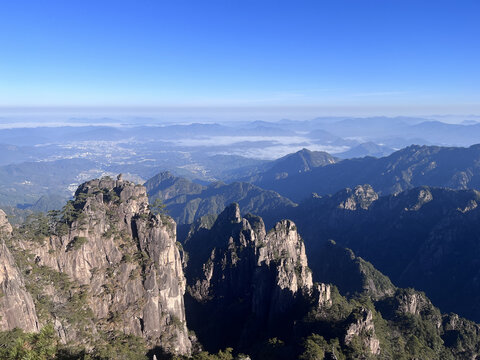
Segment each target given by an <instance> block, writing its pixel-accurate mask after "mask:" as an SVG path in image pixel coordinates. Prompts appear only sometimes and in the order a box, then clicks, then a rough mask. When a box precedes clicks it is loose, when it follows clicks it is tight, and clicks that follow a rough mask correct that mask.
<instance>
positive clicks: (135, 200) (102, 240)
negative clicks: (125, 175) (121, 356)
mask: <svg viewBox="0 0 480 360" xmlns="http://www.w3.org/2000/svg"><path fill="white" fill-rule="evenodd" d="M63 212H64V215H63V218H62V220H61V221H60V222H59V223H58V224H57V231H56V232H57V235H52V236H50V237H49V238H46V239H44V240H45V241H44V244H43V245H42V244H39V243H38V242H24V246H25V248H26V249H27V250H28V251H30V252H31V253H32V254H34V256H35V262H36V264H37V265H38V266H40V267H47V268H50V269H53V270H56V271H58V272H60V273H63V274H67V275H68V276H69V278H70V279H71V280H73V281H74V283H75V284H78V285H77V286H78V289H81V290H80V291H81V294H82V296H83V297H84V298H85V299H86V305H85V306H86V308H87V307H88V308H89V309H90V310H91V313H92V317H91V321H90V323H89V324H88V325H87V327H90V329H91V330H90V331H91V332H93V333H95V332H96V331H99V330H102V331H109V330H121V331H122V332H124V333H127V334H132V335H136V336H142V337H144V338H145V339H146V340H147V343H148V344H149V345H150V346H152V347H153V346H159V347H161V348H163V349H164V350H165V351H167V352H170V353H176V354H188V353H190V349H191V344H190V341H189V338H188V335H187V327H186V321H185V312H184V303H183V295H184V292H185V278H184V275H183V270H182V263H181V258H180V254H179V251H178V249H177V246H176V225H175V222H174V221H173V220H172V219H171V218H169V217H167V216H165V215H155V214H153V213H152V212H151V211H150V210H149V206H148V199H147V195H146V190H145V188H144V187H143V186H139V185H134V184H133V183H130V182H127V181H123V180H121V179H119V180H116V181H115V180H112V179H110V178H104V179H101V180H92V181H89V182H87V183H85V184H83V185H81V186H80V187H79V188H78V190H77V192H76V194H75V200H74V201H73V202H71V203H69V204H67V207H66V208H65V209H64V211H63ZM62 222H63V223H66V224H67V225H68V226H65V224H63V225H62ZM62 226H63V230H62ZM54 293H55V292H54V291H51V292H50V294H49V295H50V296H52V297H54ZM61 301H62V300H61V299H60V302H61ZM55 324H56V328H57V331H58V332H59V334H60V335H61V336H62V337H63V338H64V340H74V341H75V340H78V334H77V333H76V330H75V329H73V327H71V326H69V323H68V321H65V320H64V319H62V318H56V319H55ZM77 329H78V326H77Z"/></svg>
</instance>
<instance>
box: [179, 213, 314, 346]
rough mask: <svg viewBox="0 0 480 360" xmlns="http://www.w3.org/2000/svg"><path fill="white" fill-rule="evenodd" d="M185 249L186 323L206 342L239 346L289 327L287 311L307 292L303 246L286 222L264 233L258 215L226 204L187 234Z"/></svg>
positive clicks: (307, 272)
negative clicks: (203, 227) (209, 221)
mask: <svg viewBox="0 0 480 360" xmlns="http://www.w3.org/2000/svg"><path fill="white" fill-rule="evenodd" d="M185 249H186V251H187V252H188V253H189V254H190V255H189V257H190V261H189V264H188V267H187V269H186V275H187V280H188V292H189V294H190V297H191V298H190V303H189V305H190V306H187V311H189V314H190V316H189V324H191V326H192V328H193V329H194V330H195V331H196V333H197V335H198V336H199V339H200V341H202V342H203V343H204V344H205V345H206V346H207V347H208V346H209V345H211V347H212V348H214V347H222V346H232V344H236V345H238V346H239V347H240V348H241V347H242V343H243V344H244V343H246V342H247V343H248V342H249V340H251V339H252V338H255V337H256V336H260V335H259V334H262V335H263V336H264V335H265V334H269V335H272V336H273V335H275V334H277V333H279V332H288V331H291V327H292V323H293V320H292V314H293V312H294V311H298V310H299V308H301V303H302V301H304V299H305V298H307V297H309V296H310V295H311V294H312V293H313V281H312V274H311V272H310V269H309V268H308V264H307V258H306V255H305V246H304V244H303V241H302V239H301V238H300V236H299V235H298V233H297V230H296V226H295V224H294V223H293V222H291V221H288V220H283V221H280V222H279V223H277V224H276V225H275V227H274V228H273V229H272V230H270V231H269V232H268V233H267V232H266V231H265V225H264V223H263V220H262V219H261V218H259V217H257V216H253V215H246V216H245V217H242V216H241V215H240V209H239V206H238V205H237V204H232V205H230V206H228V207H227V208H226V209H225V210H224V211H223V212H222V213H221V214H220V215H219V216H218V218H217V220H216V222H215V224H214V225H213V227H212V228H211V229H210V230H205V231H200V232H197V233H191V234H190V237H189V238H188V239H187V240H186V243H185ZM322 295H323V293H322ZM213 310H214V311H215V312H213ZM199 314H200V315H199ZM207 318H208V321H207ZM190 319H191V320H190ZM205 322H207V323H209V325H208V326H205ZM212 324H215V326H214V325H212ZM233 324H235V326H234V327H233V326H232V325H233ZM214 334H216V336H215V335H214ZM212 339H214V342H213V343H210V344H209V341H211V340H212ZM255 340H256V341H258V340H259V339H258V338H257V339H255Z"/></svg>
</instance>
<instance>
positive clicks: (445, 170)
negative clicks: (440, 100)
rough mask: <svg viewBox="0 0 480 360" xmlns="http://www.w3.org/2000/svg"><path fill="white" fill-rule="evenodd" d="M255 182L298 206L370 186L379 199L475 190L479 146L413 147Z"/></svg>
mask: <svg viewBox="0 0 480 360" xmlns="http://www.w3.org/2000/svg"><path fill="white" fill-rule="evenodd" d="M259 178H260V179H261V180H259V181H255V182H254V183H255V184H256V185H258V186H260V187H262V188H265V189H269V190H273V191H276V192H278V193H279V194H281V195H283V196H285V197H287V198H290V199H292V200H293V201H301V200H302V199H305V198H307V197H309V196H310V195H311V194H312V193H317V194H319V195H325V194H333V193H335V192H337V191H339V190H341V189H342V188H347V187H354V186H356V185H359V184H370V185H372V187H373V188H374V189H375V191H377V192H378V193H379V194H392V193H393V194H395V193H399V192H401V191H403V190H406V189H411V188H413V187H415V186H422V185H427V186H436V187H448V188H452V189H468V188H479V187H480V145H472V146H470V147H468V148H459V147H439V146H419V145H412V146H409V147H406V148H404V149H402V150H399V151H396V152H394V153H393V154H391V155H389V156H386V157H383V158H378V159H377V158H373V157H364V158H357V159H346V160H343V161H340V162H335V163H333V164H330V165H327V166H320V167H316V168H313V169H311V170H310V171H306V172H302V173H295V174H292V175H291V176H288V177H284V178H278V179H273V180H272V179H271V178H266V179H265V180H263V178H262V177H261V176H259Z"/></svg>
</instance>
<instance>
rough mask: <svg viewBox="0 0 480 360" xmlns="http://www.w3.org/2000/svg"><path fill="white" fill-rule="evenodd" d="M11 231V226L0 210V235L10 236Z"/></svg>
mask: <svg viewBox="0 0 480 360" xmlns="http://www.w3.org/2000/svg"><path fill="white" fill-rule="evenodd" d="M12 230H13V229H12V225H10V223H9V222H8V219H7V215H6V214H5V212H4V211H3V210H2V209H0V235H1V234H2V233H6V234H11V233H12Z"/></svg>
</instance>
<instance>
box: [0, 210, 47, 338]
mask: <svg viewBox="0 0 480 360" xmlns="http://www.w3.org/2000/svg"><path fill="white" fill-rule="evenodd" d="M0 229H2V230H3V231H4V232H3V233H2V232H0V314H1V316H0V331H5V330H12V329H14V328H20V329H23V330H25V331H38V330H39V326H38V325H39V324H38V318H37V312H36V310H35V305H34V303H33V299H32V296H31V295H30V294H29V293H28V292H27V290H26V289H25V281H24V279H23V276H22V274H21V272H20V271H19V270H18V268H17V266H16V264H15V260H14V258H13V256H12V254H11V253H10V251H9V249H8V248H7V246H6V244H5V237H7V236H9V235H10V234H11V232H12V227H11V225H10V223H9V222H8V220H7V219H6V216H5V213H4V212H3V210H0Z"/></svg>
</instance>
